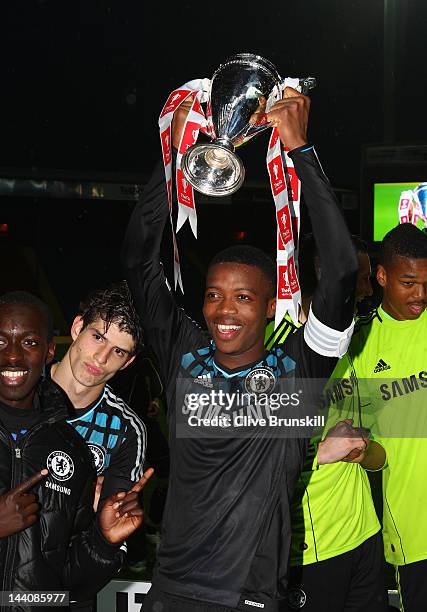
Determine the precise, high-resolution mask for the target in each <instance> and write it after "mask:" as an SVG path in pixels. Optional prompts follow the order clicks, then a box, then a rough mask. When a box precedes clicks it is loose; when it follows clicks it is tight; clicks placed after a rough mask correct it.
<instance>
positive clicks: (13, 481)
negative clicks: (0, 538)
mask: <svg viewBox="0 0 427 612" xmlns="http://www.w3.org/2000/svg"><path fill="white" fill-rule="evenodd" d="M0 433H1V437H2V438H3V439H4V441H5V442H6V444H7V445H8V447H9V449H10V451H11V455H12V461H11V472H12V473H11V478H10V488H11V489H13V488H14V487H16V485H17V484H18V478H17V471H18V470H17V468H18V467H19V472H20V471H21V465H19V466H17V465H16V464H17V459H18V458H19V459H20V458H21V449H19V448H17V447H15V445H14V444H13V441H12V438H11V436H10V434H9V433H8V434H7V435H5V434H4V431H2V430H0ZM13 451H15V452H13ZM17 541H18V538H17V534H16V533H14V534H13V535H11V536H9V537H8V538H7V544H6V556H5V562H4V577H3V589H2V590H3V591H10V590H11V588H10V587H11V585H12V573H13V572H10V571H9V572H8V568H11V567H13V565H12V563H13V561H12V560H13V559H14V558H15V552H16V545H17ZM1 610H6V608H5V607H4V606H2V607H1Z"/></svg>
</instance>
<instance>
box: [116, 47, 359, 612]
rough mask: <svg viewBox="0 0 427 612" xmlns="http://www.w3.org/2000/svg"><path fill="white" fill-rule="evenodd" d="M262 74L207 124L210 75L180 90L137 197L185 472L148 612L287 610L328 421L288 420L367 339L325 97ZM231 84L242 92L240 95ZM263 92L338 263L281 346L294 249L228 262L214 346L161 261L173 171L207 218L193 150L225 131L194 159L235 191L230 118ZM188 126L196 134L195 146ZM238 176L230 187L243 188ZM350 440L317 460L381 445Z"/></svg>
mask: <svg viewBox="0 0 427 612" xmlns="http://www.w3.org/2000/svg"><path fill="white" fill-rule="evenodd" d="M251 57H253V56H251ZM238 58H239V61H240V58H241V56H238ZM251 61H252V60H251ZM261 63H262V62H261ZM255 64H256V62H255ZM233 65H234V64H233ZM256 66H259V63H258V64H256ZM257 69H258V68H257V67H256V68H254V69H252V68H251V67H249V68H248V69H246V67H244V68H243V69H242V72H243V77H242V81H244V82H243V83H242V84H241V90H240V92H235V91H232V90H233V87H234V85H233V83H234V79H233V80H232V81H230V84H229V86H228V87H226V86H224V88H223V91H222V93H221V96H223V97H222V98H221V104H220V108H219V109H218V108H217V109H216V108H215V105H217V106H218V104H219V103H218V100H215V99H214V91H213V89H212V92H211V93H212V97H211V98H210V99H209V100H207V109H208V110H207V121H204V117H205V115H204V113H203V112H202V110H201V108H200V107H201V106H202V104H204V102H206V100H203V99H202V97H201V95H199V93H198V91H201V89H202V88H201V87H200V88H199V85H203V83H196V82H191V84H190V86H189V87H183V88H181V89H179V90H176V91H175V92H173V95H172V94H171V96H170V97H169V99H168V102H167V103H166V105H165V108H164V109H163V112H162V115H161V119H160V128H161V135H162V149H163V164H159V165H158V166H157V168H156V169H155V171H154V173H153V176H152V177H151V179H150V181H149V183H148V184H147V186H146V188H145V191H144V194H143V198H142V200H141V202H140V203H138V204H137V206H136V207H135V210H134V213H133V215H132V218H131V220H130V223H129V226H128V230H127V235H126V239H125V244H124V251H123V258H124V264H125V266H126V272H127V277H128V281H129V284H130V287H131V290H132V292H133V295H134V299H135V303H136V306H137V309H138V311H139V314H140V316H141V320H142V323H143V326H144V330H145V337H146V341H147V343H149V344H151V346H152V347H153V349H154V351H155V352H156V354H157V357H158V360H159V365H160V369H161V373H162V376H163V379H164V381H165V383H166V388H167V403H168V420H169V430H170V454H171V473H170V482H169V490H168V498H167V502H166V507H165V511H164V515H163V527H162V540H161V545H160V550H159V552H158V563H157V567H156V570H155V575H154V577H153V585H152V588H151V591H150V593H149V594H148V596H147V598H146V600H145V601H144V612H150V611H152V612H168V611H172V610H174V611H175V610H176V611H179V612H189V611H191V612H202V611H203V612H204V611H208V610H209V611H210V612H228V611H232V610H241V611H244V610H247V611H253V610H254V609H262V610H264V612H276V611H279V610H280V609H281V606H282V604H283V601H284V598H285V597H286V587H287V565H288V559H289V547H290V538H291V527H290V518H289V501H290V497H291V496H292V492H293V489H294V484H295V481H296V479H297V477H298V474H299V473H300V471H301V467H302V463H303V458H304V456H305V454H306V450H307V447H308V439H309V438H310V437H311V435H312V433H313V431H312V427H305V428H304V427H302V428H301V427H300V428H299V427H298V426H297V425H295V424H294V423H293V421H296V420H297V419H289V418H281V419H278V418H277V417H278V415H280V417H282V416H284V417H289V415H290V414H292V415H293V416H295V415H297V416H301V417H302V416H303V415H304V416H306V415H308V411H309V407H308V406H306V405H305V404H304V397H302V396H301V394H302V391H301V389H302V388H303V386H304V383H301V381H305V380H307V379H327V378H328V377H329V375H330V373H331V372H332V370H333V367H334V365H335V363H336V358H338V357H340V356H341V355H342V354H344V352H345V351H346V349H347V346H348V343H349V341H350V337H351V333H352V315H353V312H352V311H353V307H352V305H353V292H354V285H355V279H356V273H357V259H356V256H355V253H354V249H353V246H352V243H351V239H350V236H349V233H348V231H347V228H346V225H345V222H344V220H343V218H342V216H341V214H340V212H339V210H338V208H337V204H336V200H335V196H334V194H333V191H332V189H331V186H330V184H329V181H328V179H327V178H326V177H325V175H324V174H323V171H322V169H321V167H320V165H319V162H318V160H317V156H316V154H315V152H314V150H313V147H312V146H310V145H309V144H307V136H306V130H307V121H308V114H309V106H310V100H309V99H308V98H307V97H306V96H304V95H301V94H300V93H299V92H298V91H296V90H295V89H291V88H288V89H285V95H284V98H283V99H276V100H274V99H273V100H272V97H271V91H268V90H263V89H264V87H263V85H262V83H261V84H260V82H259V79H258V80H257V79H256V78H255V77H254V72H255V71H256V70H257ZM262 70H264V68H262ZM255 76H256V75H255ZM195 83H196V84H195ZM227 91H232V93H231V94H230V96H229V98H228V99H226V98H227ZM194 92H196V93H194ZM254 95H255V96H258V97H257V98H256V99H255V100H254V105H252V106H251V105H249V106H250V108H249V111H248V113H249V115H252V114H253V113H254V111H256V109H257V108H261V110H262V109H263V107H264V103H265V108H266V111H267V116H266V117H264V118H262V117H261V118H260V117H256V119H255V122H256V123H259V124H262V123H265V122H266V121H267V122H268V124H269V126H271V127H273V128H274V129H273V135H272V138H273V140H275V141H274V143H273V147H274V146H276V145H277V144H278V146H279V148H280V146H283V147H286V148H287V149H288V150H289V153H288V155H289V159H290V160H291V162H292V164H293V166H294V169H295V171H296V174H297V175H298V177H299V179H300V180H301V184H302V193H303V196H304V198H305V201H306V204H307V207H308V210H309V214H310V217H311V221H312V226H313V231H314V235H315V238H316V242H317V246H318V250H319V254H320V259H321V264H322V270H324V274H322V278H321V280H320V282H319V285H318V287H317V289H316V293H315V295H314V297H313V302H312V309H311V312H310V315H309V317H308V322H307V325H306V326H305V327H304V328H301V329H300V330H298V331H297V332H296V333H295V334H293V335H292V336H291V337H289V338H288V339H287V342H286V344H285V345H282V346H281V348H279V349H277V348H276V349H273V350H272V351H268V352H266V351H265V349H264V331H265V324H266V321H267V319H269V318H272V317H274V314H275V309H276V271H279V270H280V274H283V277H282V278H279V279H278V283H277V284H278V287H279V293H280V291H282V292H283V295H284V296H285V298H287V299H288V301H290V302H292V299H293V293H295V291H293V290H292V287H290V286H289V284H290V282H291V280H292V279H291V276H292V274H293V272H292V273H291V272H289V275H286V274H284V270H285V269H286V267H287V266H288V265H290V264H289V261H290V260H291V258H292V257H293V255H294V253H293V252H286V254H284V255H283V257H284V258H285V255H286V256H287V257H288V258H287V259H283V262H284V263H280V266H281V267H280V268H279V266H276V265H275V264H274V262H273V261H272V260H270V258H269V257H267V256H266V255H265V254H264V253H263V252H262V251H260V250H259V249H256V248H254V247H248V246H234V247H230V248H228V249H225V250H224V251H222V252H221V253H218V254H217V255H216V256H215V257H214V259H213V260H212V262H211V264H210V267H209V269H208V273H207V279H206V292H205V296H204V306H203V314H204V317H205V320H206V324H207V327H208V330H209V332H210V335H211V338H212V340H211V341H210V342H209V341H208V340H206V335H205V333H203V332H202V330H201V329H200V328H199V327H198V326H197V325H196V324H195V323H194V322H193V321H191V320H190V319H189V318H188V317H187V316H186V315H185V313H184V312H183V311H182V310H181V309H179V308H178V307H177V306H176V304H175V301H174V298H173V295H172V292H171V291H170V290H169V289H168V286H167V284H166V282H165V275H164V272H163V268H162V265H161V263H160V244H161V238H162V233H163V229H164V226H165V223H166V222H167V220H168V217H170V207H169V210H168V202H169V205H170V206H171V202H172V198H171V184H172V170H174V171H175V170H177V179H178V181H181V185H179V186H178V203H179V204H180V205H181V207H183V206H187V208H188V209H189V211H188V212H189V215H188V216H187V218H189V219H190V223H191V222H193V223H194V221H195V218H194V216H192V215H193V211H194V197H193V194H192V192H191V191H190V190H189V185H188V183H190V184H191V183H192V182H194V184H195V186H196V189H199V188H200V190H203V189H204V187H203V185H200V184H198V183H197V182H196V180H195V179H194V177H192V176H191V173H189V172H188V167H187V168H186V165H185V160H184V156H185V153H186V151H187V150H188V151H190V148H189V146H190V147H191V146H193V145H194V143H195V140H196V139H197V134H198V131H199V130H200V129H202V130H205V131H206V133H207V134H208V135H209V136H210V137H211V138H212V143H213V144H215V145H217V144H218V143H217V142H216V141H217V140H218V139H219V138H222V140H221V142H220V143H219V148H218V149H214V148H213V147H208V148H207V149H206V150H203V151H201V150H198V151H196V152H197V156H195V157H197V158H198V159H200V158H202V163H201V166H197V164H193V165H191V163H190V164H189V167H190V169H191V168H192V169H193V170H194V171H195V173H196V174H197V173H198V172H199V174H203V177H202V178H203V181H201V182H202V183H203V182H204V181H205V180H206V181H208V182H209V185H210V186H209V189H210V188H211V187H212V185H215V183H216V182H217V181H219V183H220V185H222V186H224V184H225V179H224V175H222V174H221V172H222V171H223V170H224V169H226V171H227V172H228V175H227V176H228V177H229V178H230V175H231V174H232V173H233V172H235V170H236V168H237V167H238V165H239V163H238V162H236V160H235V158H233V157H232V155H235V154H234V148H233V143H232V142H230V141H231V139H228V140H227V136H224V135H221V134H218V132H219V131H220V127H219V125H218V122H217V121H216V119H215V113H217V114H218V115H219V116H222V117H223V119H224V120H225V123H227V124H228V127H227V130H228V132H227V133H228V134H230V133H231V131H232V129H234V128H233V126H236V121H238V120H239V118H240V117H241V115H242V114H243V113H244V112H247V109H246V108H245V109H244V108H243V106H245V104H247V101H248V100H249V101H251V100H252V99H253V96H254ZM175 96H178V97H175ZM251 96H252V97H251ZM180 98H181V102H182V101H183V100H185V99H186V100H187V101H188V100H191V104H188V107H189V108H190V111H189V114H188V117H186V120H185V121H183V120H182V114H183V113H181V114H179V113H177V114H176V116H175V120H174V122H173V123H172V122H169V123H168V122H167V121H166V120H164V119H165V117H167V116H168V113H170V112H172V114H173V112H174V111H175V110H176V108H177V105H176V106H174V105H175V104H176V102H177V101H179V99H180ZM245 100H246V102H245ZM242 101H243V102H242ZM257 101H258V103H257ZM251 104H252V102H251ZM233 113H234V114H233ZM236 113H237V115H236ZM258 115H262V113H261V112H260V113H258ZM230 117H231V120H230ZM205 118H206V117H205ZM210 118H212V121H211V123H210ZM242 123H243V124H244V125H243V127H240V128H239V129H238V130H237V132H238V133H237V136H236V138H238V137H240V138H241V140H243V141H244V140H245V133H246V132H245V130H247V129H248V128H247V127H245V126H247V125H248V121H247V119H245V120H244V121H243V122H242ZM239 130H240V131H239ZM187 135H189V138H190V140H187V144H186V146H185V147H184V146H183V140H184V139H185V138H187ZM171 142H172V143H173V145H174V148H175V149H176V150H177V152H176V155H175V154H174V153H173V152H172V147H171V146H170V143H171ZM196 146H197V145H196ZM270 148H272V147H270ZM230 154H231V155H230ZM279 157H280V159H278V156H277V155H275V156H273V157H271V159H268V162H269V168H271V172H270V175H271V176H272V188H273V194H274V195H275V198H279V197H280V196H281V190H280V189H281V188H280V186H279V185H278V181H277V180H276V175H277V177H279V178H280V176H284V173H283V169H282V165H281V159H282V157H281V155H279ZM230 160H231V161H230ZM187 161H188V160H187ZM190 162H191V160H190ZM274 165H276V168H275V169H274ZM237 169H238V168H237ZM178 171H179V172H178ZM185 172H187V173H185ZM181 173H183V174H181ZM165 174H166V186H165ZM237 175H238V172H237ZM279 175H280V176H279ZM221 176H222V178H221ZM233 176H234V178H233ZM233 176H231V179H230V182H231V183H233V182H234V183H233V184H234V185H235V183H236V181H235V180H234V179H235V177H236V174H234V175H233ZM237 178H238V180H237V182H239V180H240V179H239V177H237ZM182 179H184V180H185V181H186V182H185V183H184V182H183V180H182ZM283 184H284V185H283V187H284V190H285V191H286V194H283V197H284V198H285V200H286V201H281V202H279V207H278V212H280V216H281V218H282V219H283V218H284V219H285V221H286V223H287V221H290V217H291V215H290V214H289V212H288V209H287V208H286V206H289V202H288V200H287V192H288V189H287V188H286V184H285V181H284V180H283ZM296 189H297V188H296ZM184 196H185V197H184ZM275 201H276V200H275ZM185 202H186V203H187V204H185ZM276 206H277V202H276ZM186 212H187V211H184V213H183V214H184V215H185V214H186ZM184 220H185V219H184ZM285 221H283V227H280V228H279V230H278V239H279V238H280V239H281V240H282V242H283V243H285V242H290V234H289V227H288V228H287V230H288V232H286V224H285ZM294 242H295V241H294ZM174 246H175V248H176V243H175V245H174ZM282 246H283V244H282ZM283 251H285V249H283ZM176 255H177V251H176ZM175 263H176V265H178V258H177V257H176V260H175ZM175 270H176V271H177V270H178V267H176V268H175ZM178 280H179V279H178ZM296 283H297V281H296ZM296 286H297V284H296ZM273 390H274V393H272V391H273ZM278 392H279V393H278ZM280 392H281V393H280ZM273 396H274V399H275V400H277V399H278V398H279V399H281V398H283V397H284V396H287V397H288V399H289V398H292V402H291V403H292V404H293V405H292V406H289V405H287V406H285V404H286V402H283V406H282V405H280V408H277V406H276V405H275V406H273V405H272V403H271V401H270V400H271V399H272V398H273ZM261 399H263V401H262V402H261ZM264 400H266V401H264ZM293 400H295V401H293ZM269 401H270V403H269ZM278 403H280V402H278ZM264 409H265V410H264ZM254 415H256V417H255V416H254ZM316 418H317V417H316ZM290 421H292V426H288V424H289V423H290ZM302 421H303V419H301V423H302ZM278 422H279V423H280V425H279V427H277V426H276V425H277V423H278ZM304 423H308V421H307V420H305V421H304ZM294 425H295V426H294ZM344 436H345V437H335V438H333V437H327V438H326V439H325V441H324V442H322V443H320V444H319V448H318V453H317V455H316V457H314V458H313V469H316V468H317V466H318V465H319V464H322V463H330V462H334V461H338V460H340V459H341V458H343V457H345V456H347V455H348V454H349V453H350V452H351V451H354V450H355V449H359V450H361V449H364V448H365V446H366V440H365V437H364V434H363V432H362V431H358V430H355V429H353V428H351V427H350V426H348V430H346V433H345V434H344ZM356 452H357V451H356Z"/></svg>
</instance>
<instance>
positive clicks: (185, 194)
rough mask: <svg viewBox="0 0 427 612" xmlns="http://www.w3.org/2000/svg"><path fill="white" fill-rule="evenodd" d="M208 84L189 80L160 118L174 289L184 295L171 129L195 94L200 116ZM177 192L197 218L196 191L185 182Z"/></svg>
mask: <svg viewBox="0 0 427 612" xmlns="http://www.w3.org/2000/svg"><path fill="white" fill-rule="evenodd" d="M208 84H209V81H208V80H207V79H195V80H193V81H189V82H188V83H185V84H184V85H183V86H182V87H179V88H178V89H175V90H174V91H172V92H171V93H170V95H169V97H168V99H167V100H166V103H165V105H164V107H163V109H162V112H161V113H160V117H159V128H160V141H161V144H162V155H163V164H164V167H165V179H166V187H167V194H168V205H169V216H170V221H171V228H172V241H173V253H174V286H175V289H176V287H177V284H179V286H180V288H181V291H182V292H183V293H184V287H183V284H182V277H181V268H180V264H179V253H178V245H177V242H176V236H175V231H174V228H173V219H172V127H171V126H172V119H173V115H174V113H175V111H176V110H177V109H178V108H179V106H180V105H181V104H182V103H183V102H184V101H185V100H186V99H187V98H188V97H189V96H191V95H194V101H193V105H192V109H191V111H193V109H194V108H196V110H195V111H194V113H197V111H198V106H197V105H199V106H200V103H199V102H200V98H201V95H202V93H203V92H204V91H205V90H206V88H207V85H208ZM202 115H203V111H202ZM202 121H203V122H204V121H205V120H204V115H203V117H201V118H200V123H202ZM188 122H189V116H188V117H187V120H186V123H185V125H184V130H183V137H182V138H181V143H182V142H183V138H184V136H185V134H186V128H187V125H188ZM199 129H200V125H199V127H198V129H197V135H198V133H199ZM197 135H196V138H197ZM180 150H181V145H180ZM181 157H182V153H181V155H180V159H179V162H180V161H181ZM176 171H177V177H178V176H179V178H181V175H178V172H181V166H180V164H179V166H178V163H177V169H176ZM177 190H178V202H179V204H180V205H181V206H186V207H187V208H189V209H190V211H191V210H193V211H194V215H195V214H196V213H195V209H194V194H193V188H192V187H191V185H187V186H186V185H185V184H184V183H183V181H182V179H181V180H177ZM191 204H192V205H191ZM190 211H189V213H188V215H187V216H188V217H189V216H190V215H191V212H190ZM184 221H185V219H184ZM192 222H193V225H192V229H193V232H194V227H197V225H195V217H193V218H192ZM181 225H182V224H181ZM193 226H194V227H193Z"/></svg>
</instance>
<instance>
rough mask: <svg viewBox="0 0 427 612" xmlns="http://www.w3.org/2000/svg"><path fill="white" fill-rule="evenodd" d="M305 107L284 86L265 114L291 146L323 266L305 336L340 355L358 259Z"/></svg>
mask: <svg viewBox="0 0 427 612" xmlns="http://www.w3.org/2000/svg"><path fill="white" fill-rule="evenodd" d="M309 106H310V101H309V98H307V97H306V96H303V95H301V94H299V93H298V92H296V91H295V90H292V89H290V88H287V89H286V90H285V98H284V99H283V100H281V101H280V102H278V103H276V104H275V105H274V106H273V108H272V110H271V111H270V113H269V114H268V118H269V120H270V121H272V122H273V124H275V125H276V127H277V129H278V132H279V136H280V139H281V141H282V143H283V144H284V145H285V146H287V147H289V149H290V153H289V156H290V157H291V158H292V161H293V163H294V165H295V170H296V173H297V175H298V177H299V179H300V180H301V188H302V193H303V196H304V200H305V203H306V205H307V209H308V213H309V216H310V219H311V223H312V227H313V234H314V237H315V240H316V244H317V248H318V252H319V257H320V262H321V268H322V275H321V279H320V281H319V284H318V286H317V288H316V291H315V294H314V297H313V302H312V307H311V312H310V315H309V318H308V322H307V324H306V326H305V329H304V338H305V341H306V343H307V344H308V346H309V347H310V348H311V349H312V350H313V351H315V352H316V353H318V354H320V355H324V356H326V357H339V356H341V354H343V353H344V352H345V349H346V342H345V339H346V336H347V332H346V331H345V330H347V328H349V327H350V326H351V323H352V318H353V308H354V288H355V282H356V275H357V268H358V263H357V257H356V253H355V250H354V247H353V244H352V241H351V237H350V234H349V232H348V229H347V226H346V224H345V221H344V219H343V217H342V215H341V213H340V211H339V209H338V204H337V199H336V197H335V194H334V192H333V190H332V187H331V185H330V183H329V180H328V179H327V177H326V176H325V174H324V172H323V170H322V168H321V166H320V163H319V161H318V159H317V155H316V153H315V151H314V149H313V147H312V146H310V145H309V144H307V135H306V132H307V121H308V112H309ZM340 332H344V334H341V335H340ZM350 333H351V328H350V329H349V332H348V335H350ZM325 374H326V372H325ZM318 375H319V376H320V373H319V374H318Z"/></svg>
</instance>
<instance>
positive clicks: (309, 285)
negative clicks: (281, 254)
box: [299, 233, 368, 296]
mask: <svg viewBox="0 0 427 612" xmlns="http://www.w3.org/2000/svg"><path fill="white" fill-rule="evenodd" d="M350 237H351V241H352V243H353V246H354V248H355V249H356V253H363V254H367V253H368V246H367V244H366V242H365V241H364V240H362V238H360V237H359V236H356V235H354V234H352V235H351V236H350ZM321 271H322V270H321V265H320V258H319V254H318V251H317V245H316V241H315V240H314V236H313V234H311V233H310V234H306V236H305V237H304V238H303V240H302V241H301V247H300V254H299V278H300V282H301V287H302V293H303V295H304V296H312V295H313V293H314V290H315V289H316V285H317V283H318V282H319V280H320V275H321Z"/></svg>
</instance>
